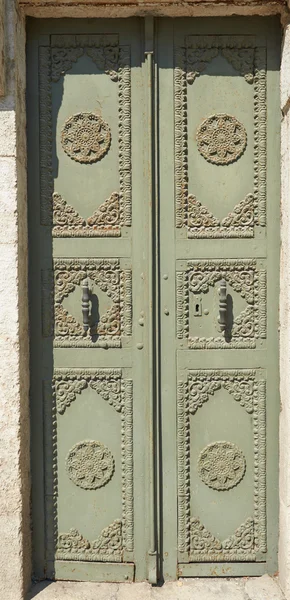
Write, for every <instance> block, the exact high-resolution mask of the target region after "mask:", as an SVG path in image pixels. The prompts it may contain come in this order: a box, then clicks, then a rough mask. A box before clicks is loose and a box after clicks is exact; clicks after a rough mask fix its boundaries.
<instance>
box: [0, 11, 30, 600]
mask: <svg viewBox="0 0 290 600" xmlns="http://www.w3.org/2000/svg"><path fill="white" fill-rule="evenodd" d="M5 38H6V40H5V41H6V61H5V62H6V95H5V97H3V98H0V140H1V143H0V539H1V544H0V589H1V594H0V595H1V596H2V594H3V596H2V597H3V599H4V598H5V600H20V599H21V598H22V597H23V589H24V588H26V587H27V585H28V581H29V579H30V515H29V513H30V483H29V412H28V382H29V376H28V375H29V362H28V319H27V306H28V303H27V233H26V151H25V95H24V94H25V27H24V19H23V17H22V18H21V17H20V16H19V12H18V11H17V9H16V7H15V4H14V0H10V1H9V2H8V3H7V10H6V14H5ZM24 557H25V560H24Z"/></svg>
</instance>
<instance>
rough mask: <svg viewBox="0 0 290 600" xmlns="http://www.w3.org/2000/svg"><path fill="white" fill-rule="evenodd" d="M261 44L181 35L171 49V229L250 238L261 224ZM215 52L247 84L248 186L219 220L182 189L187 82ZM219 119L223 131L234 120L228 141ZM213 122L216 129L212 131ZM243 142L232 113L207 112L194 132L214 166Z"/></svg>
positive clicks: (263, 61)
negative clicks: (173, 215)
mask: <svg viewBox="0 0 290 600" xmlns="http://www.w3.org/2000/svg"><path fill="white" fill-rule="evenodd" d="M262 44H263V42H262ZM262 44H261V45H259V43H258V42H257V40H256V38H254V37H252V36H187V37H186V38H185V44H184V46H183V47H177V48H176V54H175V203H176V204H175V206H176V227H177V228H179V229H181V228H185V229H186V232H187V236H188V237H189V238H224V237H226V238H250V237H254V235H255V226H260V227H265V225H266V119H267V113H266V74H265V69H266V66H265V65H266V49H265V47H264V46H263V45H262ZM218 56H222V57H223V58H224V59H226V61H227V62H228V63H230V64H231V66H232V67H233V68H234V69H235V71H236V72H237V74H238V75H240V76H242V77H244V79H245V85H248V84H253V137H254V165H253V168H254V179H253V189H252V190H251V189H249V193H248V194H247V196H246V197H245V198H244V199H243V198H241V200H240V201H239V203H238V204H236V205H235V206H234V208H233V209H232V210H231V211H230V213H229V214H228V215H225V216H224V218H223V219H218V218H217V217H215V215H213V214H212V213H211V211H209V210H208V208H207V207H206V206H205V205H204V204H205V203H204V202H203V201H202V200H201V199H200V198H196V197H195V194H194V190H189V189H188V169H189V164H188V136H189V134H191V132H188V100H187V96H188V85H192V84H193V83H194V81H195V80H196V78H198V77H199V75H200V74H201V73H203V72H204V71H205V69H206V68H207V66H208V65H209V64H210V63H211V61H212V60H213V59H215V58H216V57H218ZM225 117H228V119H230V121H229V120H228V122H227V127H228V129H229V127H233V126H234V124H235V127H234V129H233V135H232V137H231V144H230V145H229V131H228V132H227V134H226V128H225V126H224V119H225ZM222 121H223V123H222ZM218 124H219V127H218V129H219V131H217V129H216V126H217V125H218ZM222 125H223V126H222ZM225 134H226V135H225ZM237 134H238V136H237ZM205 136H206V137H205ZM217 136H218V137H217ZM223 136H224V137H223ZM238 138H239V139H238ZM222 139H225V140H226V145H225V142H223V144H221V140H222ZM234 140H235V141H234ZM246 140H247V134H246V131H245V129H244V127H243V125H242V124H241V123H239V122H238V120H237V119H236V118H235V115H232V116H229V115H222V114H216V115H208V117H207V118H206V119H205V121H204V122H203V123H202V124H201V125H200V127H199V129H198V131H197V132H196V143H197V146H198V149H199V151H200V152H201V154H202V155H203V156H204V157H205V158H206V160H208V161H209V162H212V163H214V164H216V165H227V164H229V163H231V162H232V161H233V160H236V159H237V158H238V157H239V156H241V154H242V153H243V152H244V151H245V148H246ZM217 142H218V143H217ZM219 168H222V167H221V166H220V167H219ZM224 168H226V167H224ZM205 188H206V185H205Z"/></svg>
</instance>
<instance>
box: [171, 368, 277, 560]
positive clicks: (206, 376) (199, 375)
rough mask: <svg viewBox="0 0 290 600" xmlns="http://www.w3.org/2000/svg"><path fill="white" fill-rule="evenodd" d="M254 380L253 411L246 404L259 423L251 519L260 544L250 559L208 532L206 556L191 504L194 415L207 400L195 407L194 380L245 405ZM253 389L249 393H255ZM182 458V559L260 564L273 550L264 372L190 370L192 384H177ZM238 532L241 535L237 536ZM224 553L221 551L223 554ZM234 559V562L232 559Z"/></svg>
mask: <svg viewBox="0 0 290 600" xmlns="http://www.w3.org/2000/svg"><path fill="white" fill-rule="evenodd" d="M248 378H250V380H251V382H252V389H253V394H252V407H251V406H249V402H245V403H243V404H241V403H240V404H241V406H243V407H244V409H245V410H246V412H247V413H252V424H253V446H254V473H253V484H254V517H253V518H252V516H250V517H249V519H250V520H253V526H254V542H253V545H252V548H251V552H250V553H248V554H247V555H245V552H244V550H243V548H241V547H240V548H238V547H236V545H235V544H233V546H232V548H231V550H229V548H228V547H227V548H226V547H224V550H221V548H220V547H219V548H217V547H216V545H215V541H214V540H215V538H214V537H213V536H212V541H211V542H210V540H209V536H211V534H210V533H209V532H208V534H206V537H207V538H208V546H207V548H208V552H207V554H206V553H204V549H203V548H202V544H201V546H200V550H198V548H195V549H194V557H193V548H192V547H191V528H192V519H193V521H195V522H196V520H198V521H199V519H198V517H197V516H196V515H195V516H194V517H193V518H192V517H191V508H190V506H191V502H190V489H191V486H190V461H191V456H190V414H193V415H194V414H195V412H196V410H202V405H203V401H201V402H200V401H198V402H195V403H194V409H192V408H191V407H192V406H193V405H192V394H193V395H194V391H192V382H194V383H195V385H196V389H199V390H200V391H201V394H202V390H203V389H204V386H205V382H206V381H207V382H209V384H210V383H211V382H216V383H217V384H219V386H216V389H219V387H224V388H225V389H227V390H228V391H229V393H230V395H231V396H232V397H233V399H234V400H238V401H240V398H241V391H242V387H243V384H244V383H245V382H247V380H248ZM249 391H250V390H248V393H249ZM207 392H208V390H206V391H205V395H204V396H203V398H204V401H207V400H208V395H207ZM214 392H215V390H214V389H213V388H212V389H210V390H209V393H210V395H211V396H212V395H213V394H214ZM177 457H178V549H179V552H180V553H181V557H180V560H181V561H185V562H189V561H191V560H194V561H201V562H202V561H204V562H207V561H228V560H232V561H240V560H245V561H246V560H249V561H253V560H256V554H257V553H265V552H266V551H267V530H266V523H267V521H266V381H265V380H264V379H261V374H260V371H259V370H255V369H246V370H244V369H240V370H230V369H229V370H226V371H225V370H222V369H221V370H218V369H216V370H211V369H202V370H195V371H193V370H190V371H188V372H187V380H186V382H184V381H179V382H178V384H177ZM200 527H201V530H200V531H201V536H203V535H204V532H203V529H204V528H203V525H201V524H200ZM236 533H237V532H236ZM217 550H218V552H217ZM229 556H230V558H229Z"/></svg>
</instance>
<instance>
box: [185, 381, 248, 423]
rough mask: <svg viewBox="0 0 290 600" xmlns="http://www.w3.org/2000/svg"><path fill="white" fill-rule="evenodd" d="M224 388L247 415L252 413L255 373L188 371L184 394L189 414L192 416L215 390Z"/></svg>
mask: <svg viewBox="0 0 290 600" xmlns="http://www.w3.org/2000/svg"><path fill="white" fill-rule="evenodd" d="M222 388H224V389H225V390H227V391H228V392H229V394H231V396H232V397H233V398H234V400H235V401H236V402H239V404H240V406H242V407H244V408H245V410H246V411H247V413H249V414H251V413H252V412H253V407H254V401H256V400H257V397H258V386H257V382H256V380H255V372H254V371H252V370H243V371H235V370H230V371H218V370H217V371H212V370H207V371H201V370H200V371H198V372H197V373H196V372H195V371H189V372H188V377H187V387H186V394H187V400H188V408H189V412H190V413H191V414H192V415H194V414H195V413H196V412H197V410H198V409H199V408H201V407H202V406H203V404H204V403H205V402H208V400H209V398H210V396H213V395H214V394H215V392H216V391H217V390H220V389H222Z"/></svg>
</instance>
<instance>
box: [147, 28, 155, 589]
mask: <svg viewBox="0 0 290 600" xmlns="http://www.w3.org/2000/svg"><path fill="white" fill-rule="evenodd" d="M144 33H145V40H144V42H145V44H144V45H145V48H144V54H145V66H146V78H147V94H148V95H147V101H148V123H147V126H148V166H147V173H148V179H147V181H148V210H149V218H148V327H149V332H148V339H149V343H148V359H149V365H148V375H149V398H148V429H149V439H148V453H149V456H148V488H149V498H148V507H149V510H148V517H149V549H148V561H147V568H148V581H149V583H151V584H156V583H157V556H158V553H157V497H156V491H157V481H156V473H157V470H156V468H157V456H156V449H157V444H156V431H157V422H156V414H157V413H156V408H157V403H156V402H157V395H156V384H157V381H158V377H157V371H158V366H157V365H158V348H157V344H158V329H157V318H158V317H157V315H156V289H157V286H156V283H157V270H156V266H157V261H158V256H157V253H156V243H155V240H156V217H155V214H156V213H155V211H156V202H155V198H156V196H155V123H154V119H155V116H154V115H155V111H154V90H155V85H154V70H155V65H154V19H153V17H146V18H145V21H144ZM157 285H158V283H157Z"/></svg>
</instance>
